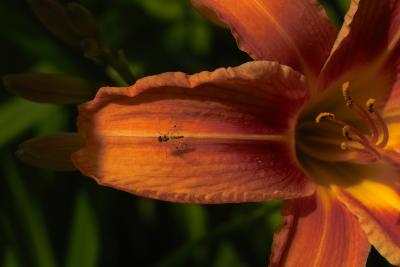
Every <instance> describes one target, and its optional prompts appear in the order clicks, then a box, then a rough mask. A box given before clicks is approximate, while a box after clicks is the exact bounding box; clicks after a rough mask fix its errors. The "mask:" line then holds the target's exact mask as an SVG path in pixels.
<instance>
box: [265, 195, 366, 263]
mask: <svg viewBox="0 0 400 267" xmlns="http://www.w3.org/2000/svg"><path fill="white" fill-rule="evenodd" d="M283 216H284V224H283V226H282V228H281V229H280V230H279V231H278V232H277V233H276V234H275V237H274V246H273V252H272V255H271V264H270V267H278V266H279V267H297V266H309V267H312V266H315V267H319V266H324V267H330V266H332V267H337V266H346V267H360V266H365V263H366V261H367V257H368V253H369V250H370V245H369V244H368V241H367V238H366V237H365V235H364V233H363V232H362V230H361V228H360V226H359V224H358V222H357V219H356V218H355V217H354V216H353V215H352V214H350V213H349V212H348V211H347V209H346V207H345V206H344V205H343V204H342V203H340V202H339V201H338V200H337V199H335V198H334V196H332V195H331V193H329V192H328V191H326V190H325V189H322V188H319V189H318V190H317V192H316V194H315V195H313V196H310V197H306V198H302V199H296V200H288V201H286V202H285V207H284V210H283Z"/></svg>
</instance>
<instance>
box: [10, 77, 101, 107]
mask: <svg viewBox="0 0 400 267" xmlns="http://www.w3.org/2000/svg"><path fill="white" fill-rule="evenodd" d="M3 83H4V86H5V87H6V89H8V90H9V91H11V92H13V93H15V94H17V95H19V96H21V97H23V98H26V99H29V100H31V101H36V102H44V103H55V104H79V103H83V102H85V101H88V100H90V99H92V98H93V96H94V95H95V94H96V91H97V88H98V87H97V86H96V85H95V84H94V83H92V82H90V81H87V80H84V79H81V78H76V77H71V76H66V75H59V74H44V73H19V74H9V75H6V76H4V77H3Z"/></svg>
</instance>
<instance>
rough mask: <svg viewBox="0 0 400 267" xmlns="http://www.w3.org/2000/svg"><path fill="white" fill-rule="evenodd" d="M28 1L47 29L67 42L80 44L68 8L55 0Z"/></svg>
mask: <svg viewBox="0 0 400 267" xmlns="http://www.w3.org/2000/svg"><path fill="white" fill-rule="evenodd" d="M27 2H28V4H29V6H30V7H31V9H32V11H33V12H34V13H35V15H36V17H37V18H38V19H39V20H40V22H41V23H42V24H43V26H45V27H46V28H47V30H49V31H50V32H51V33H53V34H54V35H55V36H57V37H58V38H60V39H61V40H63V41H64V42H65V43H67V44H70V45H75V46H78V45H79V43H80V38H79V37H78V35H77V34H76V31H75V30H74V27H73V24H72V23H71V21H70V18H69V14H68V12H67V10H66V8H64V7H63V6H62V5H60V4H59V3H58V2H56V1H54V0H27Z"/></svg>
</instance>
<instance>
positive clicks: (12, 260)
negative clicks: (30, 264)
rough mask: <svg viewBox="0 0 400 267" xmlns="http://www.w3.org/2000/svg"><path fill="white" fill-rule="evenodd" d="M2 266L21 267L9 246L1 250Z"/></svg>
mask: <svg viewBox="0 0 400 267" xmlns="http://www.w3.org/2000/svg"><path fill="white" fill-rule="evenodd" d="M3 254H4V255H3V263H2V265H1V266H2V267H22V265H21V264H20V263H19V261H18V257H17V255H16V253H15V252H14V250H13V249H12V248H11V247H7V248H5V249H4V251H3Z"/></svg>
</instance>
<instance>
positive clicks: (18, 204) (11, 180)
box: [1, 155, 57, 267]
mask: <svg viewBox="0 0 400 267" xmlns="http://www.w3.org/2000/svg"><path fill="white" fill-rule="evenodd" d="M1 162H2V168H3V171H4V180H5V182H6V185H7V187H8V191H9V192H10V193H11V195H12V204H13V205H14V206H15V209H16V211H17V214H18V217H19V221H20V222H23V223H22V226H23V227H24V229H23V232H22V234H23V235H24V237H25V238H24V239H25V240H26V241H27V242H28V244H27V245H28V247H30V248H31V249H30V252H31V255H30V256H31V257H32V259H33V262H34V263H35V266H37V267H43V266H46V267H56V266H57V264H56V260H55V257H54V253H53V250H52V247H51V244H50V240H49V236H48V233H47V229H46V223H45V220H44V218H43V217H42V214H41V212H40V209H39V208H38V207H39V205H38V203H37V202H36V199H35V198H32V197H31V196H30V194H29V192H28V191H26V189H25V185H24V183H23V181H22V179H21V177H20V174H19V172H18V170H17V168H16V166H15V163H14V161H13V160H12V158H11V157H10V156H8V155H4V156H2V157H1Z"/></svg>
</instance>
